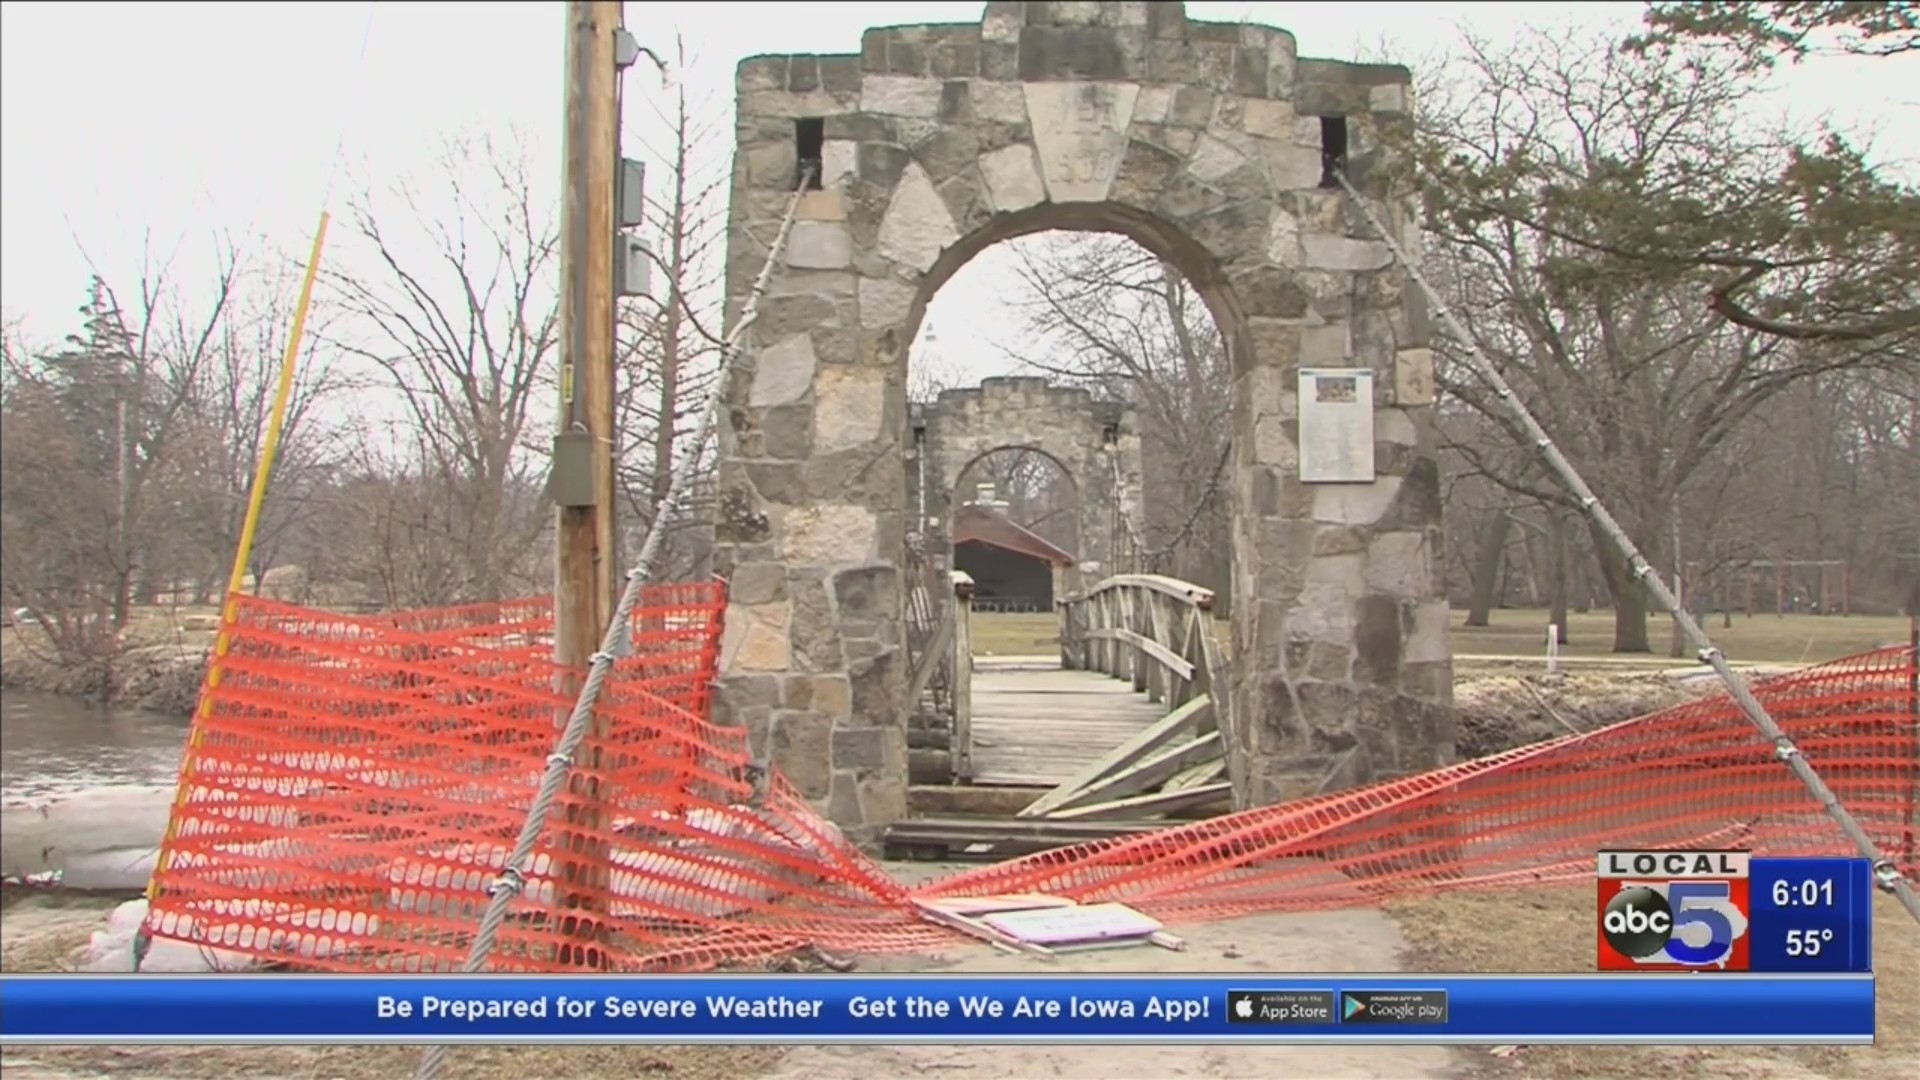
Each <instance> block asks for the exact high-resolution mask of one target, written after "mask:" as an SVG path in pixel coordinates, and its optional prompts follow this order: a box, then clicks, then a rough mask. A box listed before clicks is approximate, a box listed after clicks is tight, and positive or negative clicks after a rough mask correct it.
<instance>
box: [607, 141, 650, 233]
mask: <svg viewBox="0 0 1920 1080" xmlns="http://www.w3.org/2000/svg"><path fill="white" fill-rule="evenodd" d="M617 194H618V195H619V198H617V199H616V200H615V201H614V202H615V210H616V212H617V213H618V214H619V221H620V228H622V229H637V228H639V227H640V226H642V225H644V224H646V221H647V163H646V162H644V161H635V160H633V159H632V158H621V159H620V190H619V192H617Z"/></svg>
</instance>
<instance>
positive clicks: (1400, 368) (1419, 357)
mask: <svg viewBox="0 0 1920 1080" xmlns="http://www.w3.org/2000/svg"><path fill="white" fill-rule="evenodd" d="M1393 400H1394V403H1395V404H1397V405H1399V406H1401V407H1402V408H1416V407H1418V406H1422V405H1431V404H1433V401H1434V376H1433V350H1431V349H1401V350H1400V351H1399V352H1397V353H1395V354H1394V357H1393Z"/></svg>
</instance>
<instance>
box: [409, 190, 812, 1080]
mask: <svg viewBox="0 0 1920 1080" xmlns="http://www.w3.org/2000/svg"><path fill="white" fill-rule="evenodd" d="M812 178H813V170H812V168H811V167H807V168H804V169H802V175H801V177H800V182H799V183H798V184H797V185H796V186H795V188H794V192H793V195H792V197H791V198H789V199H788V200H787V210H786V214H785V215H784V216H783V217H782V218H781V221H780V231H779V232H778V233H777V234H775V236H774V238H773V244H772V245H771V246H770V247H769V248H768V250H767V261H766V265H765V266H762V267H761V268H760V276H759V277H758V278H757V279H756V280H755V281H754V283H753V291H752V292H751V293H749V294H748V296H747V303H746V307H745V308H744V309H743V310H742V311H741V314H740V321H739V322H737V323H735V324H734V326H733V329H732V330H731V331H729V332H728V333H727V336H726V340H725V341H724V342H723V343H722V346H721V354H720V371H719V374H718V375H717V376H716V377H715V378H714V380H713V385H712V387H711V388H710V389H709V390H708V392H707V400H706V404H705V405H704V406H703V407H702V408H701V410H700V421H699V424H698V426H697V427H696V428H695V430H694V436H693V444H694V446H695V447H700V446H703V445H705V443H706V441H707V439H708V437H709V436H710V435H711V434H712V432H713V427H714V420H715V417H717V416H718V415H719V412H720V404H721V402H722V401H723V400H724V398H725V397H726V392H727V383H728V378H727V376H728V374H729V373H730V372H731V370H732V369H733V366H734V364H735V362H736V361H737V360H738V359H739V356H740V340H741V338H742V337H743V336H745V334H746V332H747V329H748V328H749V327H751V326H752V325H753V323H754V320H755V319H757V318H759V315H760V299H761V297H763V296H764V295H765V294H766V291H767V286H768V285H769V284H770V283H771V282H772V280H773V273H774V270H775V268H776V267H778V266H779V264H780V259H781V256H782V254H783V253H784V252H785V251H786V246H787V237H788V234H790V233H791V232H792V231H793V221H794V218H795V217H796V216H798V212H799V209H800V197H801V196H802V195H804V194H805V193H806V190H807V182H808V181H810V180H811V179H812ZM699 457H700V455H699V454H697V453H694V454H689V455H687V457H685V458H683V459H682V460H681V463H680V466H679V467H678V468H676V469H675V470H674V471H673V474H672V479H671V480H670V481H669V483H668V485H667V491H666V493H665V494H663V495H662V496H661V498H660V502H659V504H658V505H657V506H656V507H655V511H654V516H653V521H652V522H651V523H649V525H648V526H647V537H646V540H645V541H644V542H643V543H642V544H641V545H640V554H639V556H638V557H637V558H636V559H635V560H634V565H633V569H631V570H629V571H627V582H626V587H625V589H624V590H622V592H621V594H620V602H619V603H618V604H617V605H616V606H615V607H614V610H613V619H612V620H611V621H610V622H609V623H608V625H607V632H606V635H605V637H604V638H603V639H602V640H601V642H600V649H599V651H597V652H595V653H594V654H593V656H592V657H591V659H590V660H589V661H588V666H587V679H586V683H585V684H584V685H582V686H581V688H580V696H579V698H578V699H577V700H576V701H575V702H574V705H573V715H572V716H570V717H568V719H567V725H566V727H565V728H564V729H563V730H562V731H561V734H560V739H559V742H558V744H557V745H555V747H554V750H553V753H552V754H551V755H549V756H548V758H547V771H546V776H545V777H544V778H543V780H542V782H541V784H540V789H539V792H538V793H537V794H536V795H535V796H534V799H533V806H532V807H531V808H530V809H528V811H527V820H526V824H525V825H523V826H522V827H521V829H520V838H519V840H518V841H517V842H516V843H515V844H514V846H513V853H512V854H511V855H510V856H509V857H508V858H507V862H506V866H505V868H504V869H502V870H501V871H500V875H499V877H497V878H496V879H495V880H494V882H493V884H492V885H491V886H490V887H489V888H488V890H487V892H488V894H489V896H490V897H491V899H490V901H489V903H488V904H487V909H486V913H485V914H484V915H483V916H482V917H481V919H480V929H479V931H478V932H477V933H475V934H474V938H473V946H472V949H471V951H470V952H469V953H468V954H467V961H466V963H465V964H464V965H462V967H461V969H460V971H461V974H465V975H472V974H476V973H478V972H482V971H485V970H486V967H487V962H488V960H489V959H490V958H491V956H492V954H493V946H494V941H495V939H496V938H497V937H498V936H499V934H500V927H501V924H502V923H504V922H505V921H506V916H507V908H508V907H509V906H511V905H512V903H513V898H514V897H516V896H518V895H520V892H521V890H523V889H525V888H526V884H527V878H526V869H525V868H526V865H527V861H528V860H529V859H530V858H531V857H532V856H533V849H534V847H535V845H537V844H538V843H539V841H540V837H541V834H543V833H545V832H546V829H547V817H548V814H549V812H550V811H551V810H552V809H553V802H554V800H555V799H556V798H558V797H559V795H560V788H561V785H563V784H565V783H566V780H567V776H568V774H569V773H570V772H571V771H572V769H573V755H574V754H575V752H577V751H578V750H579V748H580V744H581V743H582V742H584V741H585V740H586V736H587V731H588V729H589V728H590V727H591V726H592V724H591V721H592V718H593V707H594V703H595V702H596V701H597V700H598V699H599V697H600V687H601V684H602V683H604V682H606V679H607V673H608V672H609V671H611V670H612V668H613V660H614V654H615V652H616V651H617V650H618V649H619V648H620V645H621V639H622V638H623V637H625V636H626V635H628V634H630V633H631V629H630V624H631V623H632V621H633V609H634V607H635V605H636V604H638V603H639V600H640V590H641V587H642V586H643V585H644V584H646V581H647V578H648V576H649V575H650V574H651V573H652V572H653V563H654V560H655V559H657V558H658V557H659V554H660V547H661V544H662V543H663V541H664V539H665V537H666V534H667V530H668V527H669V526H670V525H671V524H672V522H673V519H674V517H675V516H676V514H677V513H678V512H679V510H680V505H681V502H682V498H683V496H684V494H685V492H686V489H687V487H688V486H689V483H690V481H691V479H692V476H693V473H694V469H695V467H696V465H697V464H698V461H699ZM446 1053H447V1047H445V1046H430V1047H428V1048H427V1050H426V1052H425V1053H424V1054H422V1055H421V1058H420V1071H419V1073H418V1074H417V1075H418V1080H434V1077H436V1076H438V1075H439V1072H440V1067H441V1065H442V1064H443V1063H444V1062H445V1060H446Z"/></svg>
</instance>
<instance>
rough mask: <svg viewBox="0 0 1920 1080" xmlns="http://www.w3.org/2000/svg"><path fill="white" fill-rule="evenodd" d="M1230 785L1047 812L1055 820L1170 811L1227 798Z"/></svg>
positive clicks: (1230, 791) (1205, 786) (1230, 792)
mask: <svg viewBox="0 0 1920 1080" xmlns="http://www.w3.org/2000/svg"><path fill="white" fill-rule="evenodd" d="M1232 795H1233V785H1232V784H1230V783H1226V782H1224V781H1223V782H1221V783H1216V784H1205V785H1202V786H1200V787H1192V788H1187V789H1185V790H1182V791H1157V792H1154V793H1153V794H1151V795H1135V796H1133V797H1132V798H1130V799H1116V800H1114V801H1112V802H1103V803H1094V804H1093V805H1091V806H1082V807H1078V808H1076V809H1073V810H1062V811H1059V812H1058V813H1055V814H1052V815H1050V816H1051V817H1052V818H1053V819H1054V820H1056V821H1064V820H1072V821H1092V820H1097V819H1099V818H1101V817H1106V816H1109V815H1112V816H1116V817H1117V816H1122V815H1137V814H1171V813H1174V812H1175V811H1179V810H1192V809H1195V808H1197V807H1202V806H1207V805H1210V804H1212V803H1216V802H1219V801H1220V800H1221V799H1225V798H1231V797H1232Z"/></svg>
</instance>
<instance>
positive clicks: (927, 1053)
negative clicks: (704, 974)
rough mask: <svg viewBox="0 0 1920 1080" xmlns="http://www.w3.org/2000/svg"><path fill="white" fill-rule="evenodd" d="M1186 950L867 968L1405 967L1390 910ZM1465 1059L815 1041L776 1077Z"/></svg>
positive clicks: (1213, 936)
mask: <svg viewBox="0 0 1920 1080" xmlns="http://www.w3.org/2000/svg"><path fill="white" fill-rule="evenodd" d="M1179 933H1180V936H1181V937H1183V938H1185V939H1186V941H1187V949H1186V951H1185V952H1171V951H1168V950H1166V949H1156V948H1151V947H1148V948H1142V949H1110V950H1098V951H1094V952H1084V953H1069V954H1067V955H1065V956H1062V957H1061V958H1060V960H1059V962H1057V963H1051V964H1047V963H1039V962H1029V961H1026V960H1020V959H1016V958H1013V957H1009V956H1007V955H1005V954H1003V953H998V952H994V951H993V950H991V949H985V948H974V947H971V946H968V945H961V946H959V947H956V948H955V949H954V950H952V951H951V952H949V953H947V954H945V955H942V956H936V957H904V958H900V957H896V958H887V959H884V960H874V961H871V962H867V963H863V964H861V966H860V968H861V970H862V971H934V972H942V973H944V972H963V971H964V972H993V973H1000V972H1008V973H1013V974H1026V973H1029V972H1032V973H1039V972H1050V971H1058V972H1062V973H1065V972H1106V973H1116V974H1117V973H1126V974H1157V973H1221V972H1236V971H1245V972H1286V971H1355V972H1359V971H1372V972H1390V971H1397V970H1399V969H1400V955H1401V953H1402V951H1403V950H1404V945H1405V943H1404V941H1403V939H1402V938H1401V936H1400V929H1399V927H1398V926H1396V925H1395V924H1394V922H1393V920H1392V919H1390V918H1388V917H1387V916H1386V915H1383V914H1381V913H1380V912H1378V911H1369V910H1352V911H1337V912H1324V913H1317V914H1310V915H1262V916H1255V917H1251V918H1245V919H1235V920H1232V921H1231V922H1221V923H1213V924H1210V925H1206V926H1186V927H1181V928H1179ZM1452 1064H1453V1058H1452V1056H1451V1055H1450V1054H1449V1053H1448V1051H1447V1050H1446V1049H1445V1048H1442V1047H1430V1046H1355V1047H1337V1046H803V1047H798V1048H795V1049H794V1050H792V1051H791V1052H789V1053H788V1054H787V1056H786V1057H785V1058H784V1059H782V1060H781V1062H780V1063H779V1064H778V1065H777V1066H775V1067H774V1068H773V1069H772V1070H770V1071H769V1072H768V1073H767V1074H766V1076H767V1077H768V1080H842V1078H846V1080H856V1078H868V1080H883V1078H884V1080H895V1078H901V1080H905V1078H911V1077H938V1078H940V1080H949V1078H951V1080H969V1078H980V1080H989V1078H991V1080H1007V1078H1018V1080H1029V1078H1031V1080H1040V1078H1052V1080H1124V1078H1127V1077H1141V1078H1146V1077H1208V1078H1214V1080H1242V1078H1244V1080H1271V1078H1274V1077H1285V1076H1292V1077H1312V1078H1315V1080H1343V1078H1347V1077H1354V1078H1359V1077H1368V1078H1372V1077H1392V1078H1394V1080H1424V1078H1429V1077H1432V1078H1438V1077H1443V1076H1447V1075H1449V1067H1450V1066H1451V1065H1452Z"/></svg>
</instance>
